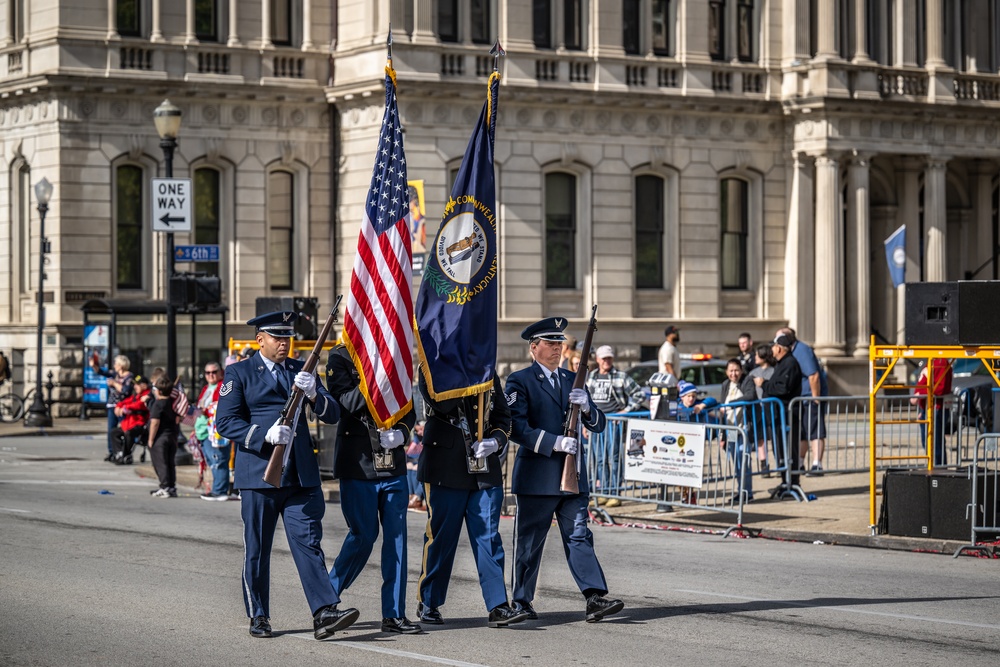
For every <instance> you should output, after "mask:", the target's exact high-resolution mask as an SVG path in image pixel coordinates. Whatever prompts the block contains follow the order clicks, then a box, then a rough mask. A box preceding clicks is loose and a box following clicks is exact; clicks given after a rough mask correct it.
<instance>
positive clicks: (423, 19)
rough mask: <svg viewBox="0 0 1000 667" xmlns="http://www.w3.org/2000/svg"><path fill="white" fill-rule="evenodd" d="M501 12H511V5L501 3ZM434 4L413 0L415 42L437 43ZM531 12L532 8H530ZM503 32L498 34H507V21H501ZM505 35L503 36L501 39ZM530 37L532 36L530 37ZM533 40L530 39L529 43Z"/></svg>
mask: <svg viewBox="0 0 1000 667" xmlns="http://www.w3.org/2000/svg"><path fill="white" fill-rule="evenodd" d="M500 4H501V7H499V8H498V9H499V11H501V12H505V11H509V9H508V8H507V6H506V5H508V4H510V3H500ZM433 10H434V3H433V2H427V0H413V41H414V42H424V43H426V42H436V41H437V34H436V33H435V32H434V13H433ZM529 11H530V8H529ZM500 25H501V26H502V28H501V30H498V33H506V30H503V28H506V26H507V21H501V22H500ZM502 37H503V35H501V38H502ZM529 37H530V35H529ZM530 41H531V40H530V39H529V40H528V42H530Z"/></svg>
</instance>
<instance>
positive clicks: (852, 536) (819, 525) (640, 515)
mask: <svg viewBox="0 0 1000 667" xmlns="http://www.w3.org/2000/svg"><path fill="white" fill-rule="evenodd" d="M106 432H107V424H106V422H105V421H104V420H103V419H99V418H93V417H92V418H90V419H87V420H80V419H77V418H75V417H72V418H57V419H55V420H53V425H52V428H47V429H28V428H25V427H24V424H23V422H17V423H14V424H8V423H0V440H2V439H3V438H5V437H25V436H39V435H44V436H60V437H68V436H83V435H90V436H95V437H99V436H104V435H105V433H106ZM133 467H134V470H135V473H136V474H137V475H139V476H141V477H145V478H150V480H151V483H152V484H154V485H155V480H156V474H155V472H154V471H153V467H152V465H151V464H150V463H149V461H148V460H147V462H146V463H144V464H138V463H137V464H136V465H135V466H133ZM206 475H207V477H208V478H209V480H210V479H211V473H207V474H206ZM879 479H881V474H880V476H879ZM197 480H198V468H197V466H191V465H188V466H179V467H178V468H177V486H178V489H179V490H180V491H181V492H182V495H185V494H191V495H197V494H199V493H200V492H201V490H196V488H195V487H196V485H197ZM767 482H773V485H776V484H777V480H776V479H775V480H765V479H756V478H755V479H754V483H755V485H760V487H761V488H760V491H764V490H765V489H766V486H765V485H766V483H767ZM802 487H803V488H804V489H805V491H806V493H809V494H813V495H815V496H816V500H813V501H810V502H798V501H795V500H768V499H767V494H766V493H758V495H757V497H758V498H759V500H756V501H754V502H753V503H750V504H748V505H746V506H745V507H744V510H743V526H745V527H746V528H749V529H753V530H754V531H757V530H759V531H760V536H761V537H763V538H770V539H781V540H791V541H797V542H814V543H816V542H821V543H824V544H840V545H850V546H863V547H872V548H880V549H898V550H904V551H929V552H938V553H944V554H949V555H950V554H953V553H955V551H956V550H957V549H958V548H959V547H961V546H963V545H964V544H968V542H954V541H949V540H936V539H922V538H911V537H898V536H894V535H872V534H871V530H870V528H869V509H868V474H867V473H854V474H829V473H828V474H826V475H824V476H822V477H803V478H802ZM323 488H324V490H325V492H326V497H327V501H328V502H339V501H340V491H339V484H338V483H337V482H336V481H334V480H329V481H325V482H324V483H323ZM602 509H605V508H602ZM606 511H607V513H608V515H610V517H611V518H612V520H613V521H614V523H616V524H618V525H624V526H636V527H643V528H656V529H669V530H709V531H712V532H718V533H724V532H725V531H726V530H727V529H728V528H730V527H733V526H735V525H736V517H737V515H736V514H735V513H729V512H717V511H712V510H701V509H686V508H681V509H674V511H672V512H666V513H663V512H658V511H657V509H656V505H655V504H652V503H640V502H625V503H623V504H622V505H621V506H620V507H615V508H609V509H606ZM596 518H599V514H595V519H596Z"/></svg>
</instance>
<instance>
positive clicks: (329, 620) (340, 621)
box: [313, 604, 361, 639]
mask: <svg viewBox="0 0 1000 667" xmlns="http://www.w3.org/2000/svg"><path fill="white" fill-rule="evenodd" d="M360 615H361V612H359V611H358V610H357V609H344V610H343V611H340V610H339V609H337V605H335V604H331V605H327V606H325V607H322V608H321V609H320V610H319V611H317V612H316V613H315V614H313V636H314V637H316V639H328V638H329V637H332V636H333V633H335V632H339V631H341V630H344V629H346V628H349V627H350V626H351V624H352V623H354V621H356V620H358V616H360Z"/></svg>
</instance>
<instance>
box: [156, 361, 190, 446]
mask: <svg viewBox="0 0 1000 667" xmlns="http://www.w3.org/2000/svg"><path fill="white" fill-rule="evenodd" d="M165 374H166V371H165V370H163V369H162V368H160V367H156V368H154V369H153V374H152V375H151V376H149V381H150V383H152V385H153V387H156V381H157V380H158V379H159V378H160V376H161V375H165ZM173 387H174V388H173V389H171V390H170V401H171V404H172V405H173V408H174V414H176V415H177V423H178V424H180V423H181V422H182V421H183V420H184V417H186V416H187V413H188V409H189V408H190V407H191V402H190V401H189V400H188V397H187V394H185V393H184V385H183V384H181V383H180V382H176V383H175V384H174V385H173ZM177 434H178V436H180V431H179V430H178V433H177Z"/></svg>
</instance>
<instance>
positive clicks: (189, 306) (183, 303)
mask: <svg viewBox="0 0 1000 667" xmlns="http://www.w3.org/2000/svg"><path fill="white" fill-rule="evenodd" d="M169 301H170V305H171V306H173V307H174V308H176V309H178V310H180V311H187V312H197V311H203V310H207V309H208V308H211V307H213V306H218V305H219V304H220V303H222V280H221V279H220V278H219V277H218V276H205V275H196V274H190V273H178V274H175V275H173V276H171V277H170V292H169Z"/></svg>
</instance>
